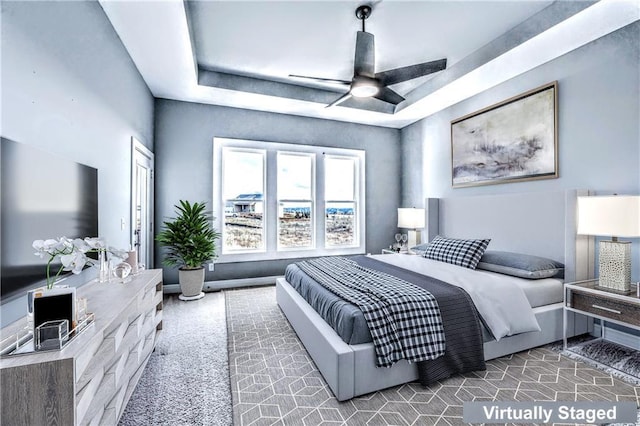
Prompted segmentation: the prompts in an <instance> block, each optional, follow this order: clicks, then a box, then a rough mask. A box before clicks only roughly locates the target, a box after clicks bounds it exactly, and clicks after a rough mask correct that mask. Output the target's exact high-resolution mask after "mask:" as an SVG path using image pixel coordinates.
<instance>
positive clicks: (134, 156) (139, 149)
mask: <svg viewBox="0 0 640 426" xmlns="http://www.w3.org/2000/svg"><path fill="white" fill-rule="evenodd" d="M140 157H143V158H145V159H146V160H148V162H149V164H150V165H151V167H150V169H149V171H150V173H149V186H148V188H147V191H148V194H149V196H148V200H147V203H148V205H149V212H148V215H149V217H148V218H147V220H148V229H147V232H148V235H149V239H148V241H147V253H149V262H146V260H145V259H138V262H145V267H146V268H147V269H151V268H153V267H155V265H154V244H153V241H154V235H155V234H154V217H155V216H154V204H155V203H154V187H155V159H154V154H153V152H151V150H149V149H148V148H147V147H146V146H145V145H144V144H143V143H142V142H140V141H139V140H138V139H136V137H135V136H132V137H131V193H130V195H131V221H130V223H131V227H130V231H129V232H130V244H131V248H132V249H133V250H136V247H135V242H136V235H135V228H136V227H135V220H136V198H137V185H136V184H137V182H136V167H137V164H138V161H137V160H138V158H140Z"/></svg>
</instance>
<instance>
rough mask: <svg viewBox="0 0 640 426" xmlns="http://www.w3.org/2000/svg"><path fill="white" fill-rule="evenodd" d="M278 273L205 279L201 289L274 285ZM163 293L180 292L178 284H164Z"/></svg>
mask: <svg viewBox="0 0 640 426" xmlns="http://www.w3.org/2000/svg"><path fill="white" fill-rule="evenodd" d="M280 277H281V276H280V275H277V276H270V277H255V278H238V279H234V280H217V281H205V282H204V287H203V288H202V290H203V291H220V290H224V289H230V288H240V287H257V286H263V285H270V284H273V285H275V283H276V279H278V278H280ZM163 290H164V294H180V284H164V285H163Z"/></svg>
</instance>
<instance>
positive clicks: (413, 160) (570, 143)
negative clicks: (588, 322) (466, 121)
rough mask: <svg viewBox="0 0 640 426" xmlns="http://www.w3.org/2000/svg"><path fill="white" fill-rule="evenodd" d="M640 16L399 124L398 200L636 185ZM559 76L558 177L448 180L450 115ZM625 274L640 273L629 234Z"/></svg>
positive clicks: (634, 190) (639, 254) (638, 247)
mask: <svg viewBox="0 0 640 426" xmlns="http://www.w3.org/2000/svg"><path fill="white" fill-rule="evenodd" d="M639 39H640V23H639V22H636V23H634V24H632V25H630V26H627V27H625V28H623V29H621V30H619V31H617V32H615V33H612V34H610V35H608V36H606V37H603V38H601V39H599V40H596V41H594V42H592V43H590V44H588V45H586V46H584V47H582V48H580V49H578V50H576V51H574V52H571V53H569V54H567V55H565V56H562V57H560V58H558V59H556V60H554V61H552V62H549V63H547V64H544V65H542V66H540V67H538V68H536V69H534V70H532V71H530V72H528V73H526V74H524V75H522V76H519V77H517V78H514V79H512V80H509V81H507V82H505V83H503V84H501V85H499V86H497V87H495V88H493V89H491V90H488V91H486V92H483V93H481V94H479V95H477V96H474V97H472V98H469V99H468V100H465V101H464V102H460V103H458V104H456V105H454V106H452V107H450V108H448V109H446V110H443V111H441V112H439V113H438V114H435V115H433V116H431V117H427V118H425V119H424V120H421V121H419V122H417V123H415V124H413V125H411V126H408V127H406V128H404V129H402V132H401V140H402V158H403V167H402V170H403V174H402V204H403V205H410V204H419V203H420V204H422V203H423V200H424V198H425V197H462V196H469V195H480V194H501V193H516V192H517V193H521V192H532V191H550V190H558V189H575V188H578V189H591V190H594V191H596V193H600V194H605V193H607V194H610V193H614V192H615V193H619V194H638V193H640V119H639V117H640V44H639V43H638V40H639ZM554 80H557V81H558V111H559V124H558V131H559V135H558V148H559V173H560V177H559V178H558V179H551V180H540V181H532V182H521V183H508V184H500V185H490V186H482V187H475V188H460V189H453V188H452V187H451V146H450V143H451V134H450V132H451V126H450V123H451V121H452V120H454V119H456V118H458V117H461V116H464V115H466V114H469V113H471V112H474V111H476V110H479V109H481V108H484V107H486V106H489V105H492V104H494V103H496V102H500V101H502V100H504V99H508V98H510V97H512V96H515V95H518V94H520V93H523V92H525V91H527V90H530V89H533V88H535V87H538V86H541V85H543V84H545V83H548V82H551V81H554ZM632 251H633V260H634V261H633V272H632V279H633V280H634V281H638V280H639V279H640V244H638V239H635V240H634V244H633V247H632Z"/></svg>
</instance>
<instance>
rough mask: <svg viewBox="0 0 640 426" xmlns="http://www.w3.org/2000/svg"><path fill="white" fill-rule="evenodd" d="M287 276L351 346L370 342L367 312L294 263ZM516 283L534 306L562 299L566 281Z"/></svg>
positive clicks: (381, 257)
mask: <svg viewBox="0 0 640 426" xmlns="http://www.w3.org/2000/svg"><path fill="white" fill-rule="evenodd" d="M387 256H391V257H393V256H406V255H379V256H373V257H375V258H376V259H377V260H381V261H384V260H385V259H390V257H387ZM477 272H478V273H480V274H490V275H498V276H500V279H502V280H504V279H505V277H507V276H506V275H502V274H497V273H495V272H489V271H477ZM286 279H287V281H288V282H289V284H291V286H292V287H293V288H294V289H295V290H296V291H297V292H298V293H299V294H300V295H301V296H302V297H303V298H304V299H305V300H306V301H307V303H309V305H311V307H313V308H314V309H315V311H316V312H318V314H320V316H321V317H322V318H323V319H324V320H325V321H326V322H327V323H328V324H329V325H330V326H331V328H333V329H334V330H335V331H336V333H337V334H338V336H340V338H341V339H342V340H343V341H344V342H345V343H347V344H349V345H357V344H361V343H369V342H371V341H372V340H371V333H370V332H369V328H368V327H367V323H366V321H365V319H364V315H363V314H362V312H361V311H360V309H358V308H357V307H356V306H355V305H352V304H351V303H349V302H347V301H345V300H343V299H342V298H340V297H339V296H337V295H335V294H334V293H332V292H331V291H330V290H327V289H326V288H324V287H322V286H321V285H318V284H317V283H316V282H315V281H313V280H312V279H311V278H309V277H308V276H307V275H306V274H305V273H304V272H302V271H301V270H300V269H299V268H298V267H297V266H296V265H295V264H291V265H289V266H288V267H287V271H286ZM506 279H508V280H509V281H510V282H513V285H516V286H519V287H520V288H522V290H523V291H524V293H525V296H526V297H527V300H528V301H529V303H530V304H531V307H532V308H535V307H539V306H544V305H549V304H553V303H558V302H562V297H563V284H562V281H561V280H558V279H555V278H547V279H541V280H527V279H523V278H517V277H507V278H506ZM483 338H484V341H485V342H486V341H490V340H493V336H492V335H491V333H490V332H489V331H488V330H486V328H484V329H483Z"/></svg>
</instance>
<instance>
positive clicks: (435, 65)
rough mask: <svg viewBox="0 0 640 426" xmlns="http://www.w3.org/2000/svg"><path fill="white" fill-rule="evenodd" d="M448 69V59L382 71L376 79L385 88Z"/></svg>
mask: <svg viewBox="0 0 640 426" xmlns="http://www.w3.org/2000/svg"><path fill="white" fill-rule="evenodd" d="M446 67H447V60H446V59H439V60H437V61H431V62H424V63H422V64H416V65H409V66H408V67H402V68H396V69H393V70H388V71H382V72H379V73H377V74H376V76H375V78H376V79H378V80H380V82H381V83H382V85H383V86H390V85H392V84H396V83H402V82H403V81H407V80H413V79H414V78H418V77H422V76H423V75H428V74H431V73H434V72H438V71H442V70H443V69H445V68H446Z"/></svg>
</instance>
